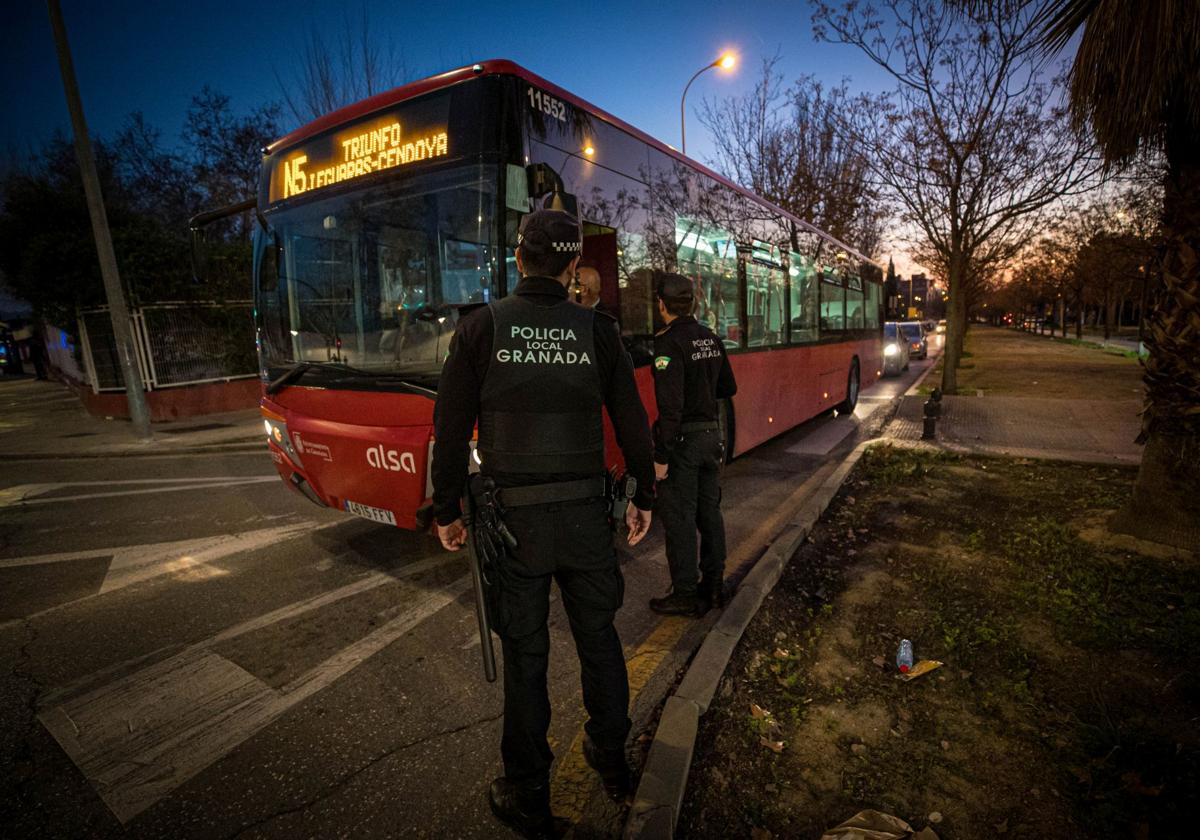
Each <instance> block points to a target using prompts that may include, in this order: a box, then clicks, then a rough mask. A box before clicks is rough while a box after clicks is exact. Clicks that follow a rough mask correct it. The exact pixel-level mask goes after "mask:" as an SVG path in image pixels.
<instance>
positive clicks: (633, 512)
mask: <svg viewBox="0 0 1200 840" xmlns="http://www.w3.org/2000/svg"><path fill="white" fill-rule="evenodd" d="M625 525H626V526H627V527H628V528H629V544H630V545H637V544H638V543H640V542H641V541H642V537H644V536H646V532H647V531H649V530H650V511H648V510H642V509H641V508H639V507H637V506H636V505H630V506H629V507H627V508H626V509H625Z"/></svg>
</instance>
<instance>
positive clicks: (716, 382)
mask: <svg viewBox="0 0 1200 840" xmlns="http://www.w3.org/2000/svg"><path fill="white" fill-rule="evenodd" d="M655 296H656V297H657V299H658V312H659V315H661V316H662V319H663V322H664V323H665V324H666V326H665V327H663V328H662V329H661V330H659V331H658V333H657V335H655V337H654V395H655V398H656V399H657V401H658V422H656V423H655V424H654V469H655V472H656V474H657V477H658V481H659V485H658V488H659V489H658V502H657V506H656V508H655V510H656V511H657V512H658V515H659V518H660V519H661V520H662V523H663V528H664V529H665V531H666V541H667V565H668V566H669V567H670V569H671V592H670V594H668V595H667V596H666V597H663V598H652V599H651V600H650V608H651V609H652V610H654V611H655V612H658V613H663V614H664V615H691V616H700V615H703V614H704V613H705V612H707V611H708V609H709V608H710V607H720V606H722V604H723V598H724V590H723V582H724V575H725V522H724V520H723V519H722V518H721V486H720V479H721V463H722V461H723V460H724V457H725V441H724V438H723V431H722V429H721V428H720V424H719V423H718V422H717V418H718V409H717V405H718V400H722V399H727V398H729V397H732V396H733V395H734V394H735V393H737V383H736V382H735V381H734V378H733V370H732V369H731V368H730V367H729V357H728V356H726V355H725V347H724V345H723V344H722V343H721V339H719V338H717V336H716V334H715V333H714V332H713V331H712V330H710V329H709V328H708V327H706V326H704V325H703V324H701V323H699V322H698V321H697V320H696V319H695V318H694V317H692V307H693V304H694V302H695V301H694V296H693V292H692V281H691V280H689V279H688V278H686V277H683V276H681V275H679V274H669V273H666V272H659V273H656V276H655ZM697 530H699V532H700V562H699V575H698V574H697V563H696V531H697ZM698 577H699V580H697V578H698Z"/></svg>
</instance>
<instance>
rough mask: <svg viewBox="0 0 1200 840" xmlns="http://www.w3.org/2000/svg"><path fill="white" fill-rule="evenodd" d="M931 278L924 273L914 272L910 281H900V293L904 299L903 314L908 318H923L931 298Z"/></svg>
mask: <svg viewBox="0 0 1200 840" xmlns="http://www.w3.org/2000/svg"><path fill="white" fill-rule="evenodd" d="M929 293H930V284H929V278H928V277H926V276H925V275H924V274H913V275H912V276H911V277H909V278H908V281H907V282H905V281H901V282H900V295H901V297H902V299H903V304H904V306H903V309H904V312H903V316H904V317H906V318H923V317H925V311H926V309H928V308H929V303H930V298H929Z"/></svg>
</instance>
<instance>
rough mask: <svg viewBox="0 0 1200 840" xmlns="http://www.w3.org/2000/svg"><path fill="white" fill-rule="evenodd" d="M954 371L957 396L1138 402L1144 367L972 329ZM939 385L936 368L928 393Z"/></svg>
mask: <svg viewBox="0 0 1200 840" xmlns="http://www.w3.org/2000/svg"><path fill="white" fill-rule="evenodd" d="M964 350H965V355H964V358H963V360H962V362H961V363H960V364H959V367H958V392H959V393H960V394H967V395H973V394H975V393H976V392H977V391H983V395H984V396H987V395H989V394H1007V395H1010V396H1017V397H1021V396H1025V397H1043V398H1047V399H1088V400H1096V399H1114V400H1140V399H1141V398H1142V367H1141V365H1140V364H1138V361H1137V359H1136V358H1135V357H1134V356H1133V355H1132V354H1129V353H1123V352H1120V351H1111V350H1104V349H1101V348H1099V347H1092V346H1086V345H1078V344H1070V343H1067V342H1065V341H1062V340H1059V339H1053V340H1052V339H1050V338H1048V337H1046V336H1038V335H1030V334H1029V333H1023V332H1020V331H1019V330H1011V329H1000V328H998V327H987V326H982V325H979V324H973V325H972V326H971V329H970V330H969V331H968V332H967V339H966V343H965V344H964ZM941 381H942V369H941V363H940V362H939V364H938V366H937V368H936V369H935V370H934V372H933V373H932V374H931V375H930V377H929V378H928V379H926V380H925V387H924V388H923V389H922V390H924V391H926V392H928V391H929V390H930V389H932V388H933V386H935V385H939V384H940V383H941Z"/></svg>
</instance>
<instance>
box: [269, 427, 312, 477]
mask: <svg viewBox="0 0 1200 840" xmlns="http://www.w3.org/2000/svg"><path fill="white" fill-rule="evenodd" d="M263 425H264V426H265V427H266V430H267V440H269V441H271V442H272V443H274V444H275V445H276V446H278V447H279V448H280V449H282V450H283V454H285V455H287V457H288V460H289V461H291V462H292V463H293V464H295V465H296V466H297V467H301V468H303V466H304V465H303V464H302V463H300V453H298V452H297V451H296V449H295V447H294V446H292V439H291V436H290V435H289V434H288V427H287V423H285V422H284V421H282V420H276V419H275V418H274V417H265V418H263Z"/></svg>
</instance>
